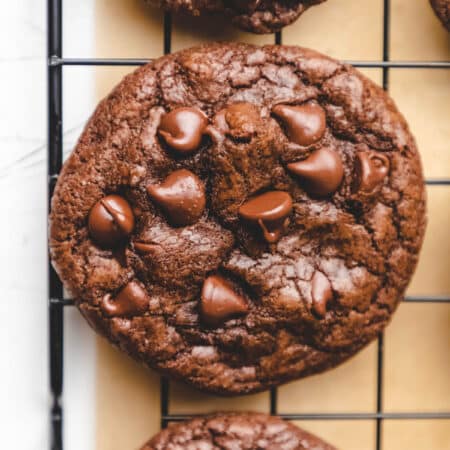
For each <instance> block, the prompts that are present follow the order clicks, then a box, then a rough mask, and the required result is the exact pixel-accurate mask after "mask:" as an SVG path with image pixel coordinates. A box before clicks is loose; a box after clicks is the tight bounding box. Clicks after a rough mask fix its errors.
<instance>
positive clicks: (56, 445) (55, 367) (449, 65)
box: [47, 0, 450, 450]
mask: <svg viewBox="0 0 450 450" xmlns="http://www.w3.org/2000/svg"><path fill="white" fill-rule="evenodd" d="M383 8H384V10H383V59H382V60H381V61H346V62H347V63H348V64H352V65H353V66H355V67H360V68H378V69H382V72H383V81H382V83H383V88H384V89H385V90H388V89H389V69H391V68H395V69H446V70H449V69H450V61H430V62H428V61H390V59H389V43H390V42H389V24H390V0H383ZM171 38H172V20H171V15H170V14H168V13H166V14H165V15H164V36H163V39H164V53H165V54H167V53H170V51H171ZM47 39H48V42H47V45H48V48H47V57H48V60H47V70H48V99H47V101H48V199H49V208H50V199H51V196H52V194H53V189H54V187H55V184H56V180H57V179H58V174H59V171H60V170H61V166H62V159H63V156H62V130H63V117H62V116H63V115H62V102H63V95H62V82H63V70H62V69H63V67H64V66H139V65H143V64H146V63H147V62H149V60H148V59H128V58H120V59H117V58H112V59H98V58H64V57H63V54H62V0H47ZM274 41H275V43H276V44H281V43H282V33H281V32H278V33H276V34H275V35H274ZM426 184H427V185H447V186H450V178H443V179H427V180H426ZM48 266H49V278H48V287H49V290H48V291H49V304H48V307H49V345H50V390H51V396H52V401H51V406H50V418H51V449H52V450H62V449H63V446H64V442H63V433H62V425H63V407H62V402H61V400H62V392H63V340H64V308H65V307H66V306H72V305H73V301H72V300H70V299H65V298H64V296H63V288H62V284H61V281H60V280H59V278H58V276H57V275H56V273H55V271H54V269H53V268H52V266H51V264H50V259H49V260H48ZM404 301H405V302H413V303H450V295H449V296H408V297H406V298H405V299H404ZM376 379H377V402H376V411H375V412H372V413H331V414H330V413H314V414H304V413H298V414H278V402H277V389H276V388H274V389H272V390H271V391H270V412H271V414H273V415H278V416H280V417H282V418H284V419H286V420H373V421H375V422H376V438H375V439H376V441H375V443H374V445H375V448H376V450H381V449H382V440H381V436H382V422H383V420H384V419H389V420H392V419H400V420H408V419H450V411H445V412H442V411H435V412H420V411H418V412H398V413H387V412H383V401H382V399H383V395H382V394H383V334H381V335H380V336H379V338H378V355H377V378H376ZM169 391H170V389H169V382H168V380H167V379H166V378H162V379H161V403H160V415H161V427H162V428H164V427H166V426H167V424H168V423H169V422H177V421H183V420H186V419H189V418H191V417H192V416H191V415H188V414H182V415H180V414H178V415H173V414H170V413H169Z"/></svg>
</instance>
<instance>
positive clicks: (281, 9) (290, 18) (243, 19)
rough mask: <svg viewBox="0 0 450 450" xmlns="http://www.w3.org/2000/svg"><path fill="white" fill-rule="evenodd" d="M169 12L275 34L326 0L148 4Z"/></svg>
mask: <svg viewBox="0 0 450 450" xmlns="http://www.w3.org/2000/svg"><path fill="white" fill-rule="evenodd" d="M145 1H146V2H147V3H149V4H151V5H155V6H159V7H161V8H164V9H165V10H167V11H173V12H182V13H188V14H192V15H194V16H199V15H201V14H209V13H225V14H226V15H227V16H229V17H230V18H231V20H232V22H233V23H234V24H235V25H237V26H238V27H240V28H242V29H244V30H247V31H251V32H253V33H273V32H275V31H279V30H281V29H282V28H283V27H285V26H286V25H289V24H291V23H292V22H294V21H295V20H297V19H298V17H300V15H301V14H303V13H304V12H305V11H306V10H307V9H308V8H310V7H311V6H314V5H318V4H319V3H323V2H324V1H326V0H275V1H272V0H145Z"/></svg>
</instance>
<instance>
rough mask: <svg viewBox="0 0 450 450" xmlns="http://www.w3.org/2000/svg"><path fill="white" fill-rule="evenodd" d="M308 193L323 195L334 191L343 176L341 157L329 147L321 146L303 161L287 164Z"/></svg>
mask: <svg viewBox="0 0 450 450" xmlns="http://www.w3.org/2000/svg"><path fill="white" fill-rule="evenodd" d="M287 168H288V170H289V171H291V172H292V173H293V174H295V175H296V176H298V177H299V178H300V180H301V181H302V187H303V188H304V189H305V191H306V192H308V194H311V195H315V196H318V197H325V196H327V195H329V194H332V193H333V192H335V191H336V190H337V189H338V187H339V185H340V184H341V182H342V178H343V177H344V167H343V165H342V160H341V157H340V156H339V155H338V154H337V153H336V152H334V151H333V150H331V149H329V148H321V149H319V150H316V151H315V152H314V153H312V154H311V155H310V156H308V158H306V159H304V160H303V161H298V162H295V163H291V164H288V166H287Z"/></svg>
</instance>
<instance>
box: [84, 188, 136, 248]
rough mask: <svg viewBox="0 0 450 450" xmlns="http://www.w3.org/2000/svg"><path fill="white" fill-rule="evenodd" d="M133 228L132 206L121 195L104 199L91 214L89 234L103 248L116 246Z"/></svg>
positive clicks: (95, 206)
mask: <svg viewBox="0 0 450 450" xmlns="http://www.w3.org/2000/svg"><path fill="white" fill-rule="evenodd" d="M133 228H134V215H133V211H132V210H131V206H130V205H129V203H128V202H127V201H126V200H125V199H124V198H123V197H120V196H119V195H108V196H106V197H103V198H102V199H101V200H99V201H98V202H97V203H96V204H95V205H94V207H93V208H92V209H91V211H90V213H89V218H88V229H89V234H90V235H91V237H92V238H93V239H94V240H95V241H96V242H97V243H98V244H100V245H102V246H105V247H114V246H116V245H117V244H118V243H119V242H120V241H121V240H122V239H123V238H124V237H126V236H128V235H129V234H130V233H131V232H132V231H133Z"/></svg>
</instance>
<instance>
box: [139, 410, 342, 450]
mask: <svg viewBox="0 0 450 450" xmlns="http://www.w3.org/2000/svg"><path fill="white" fill-rule="evenodd" d="M181 449H192V450H237V449H240V450H256V449H258V450H264V449H267V450H269V449H270V450H336V449H335V448H334V447H332V446H331V445H329V444H327V443H326V442H323V441H322V440H321V439H319V438H317V437H316V436H313V435H312V434H310V433H307V432H306V431H303V430H301V429H300V428H298V427H296V426H295V425H293V424H290V423H288V422H285V421H283V420H281V419H280V418H278V417H273V416H268V415H266V414H258V413H224V414H215V415H212V416H207V417H199V418H197V419H193V420H190V421H188V422H182V423H178V424H172V425H169V427H168V428H167V429H165V430H163V431H161V432H160V433H159V434H157V435H156V436H155V437H154V438H153V439H151V440H150V441H149V442H147V444H145V445H144V446H143V447H142V449H141V450H181Z"/></svg>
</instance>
